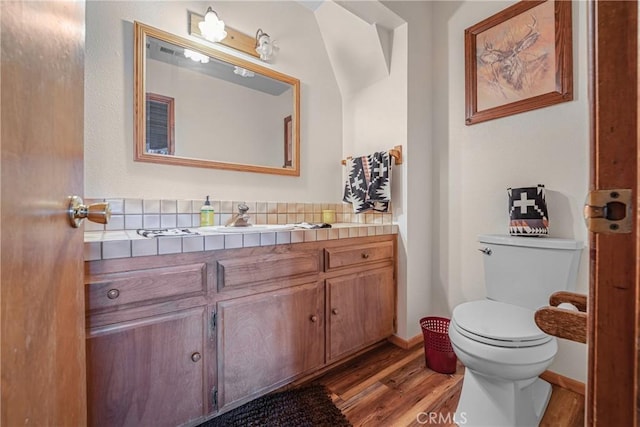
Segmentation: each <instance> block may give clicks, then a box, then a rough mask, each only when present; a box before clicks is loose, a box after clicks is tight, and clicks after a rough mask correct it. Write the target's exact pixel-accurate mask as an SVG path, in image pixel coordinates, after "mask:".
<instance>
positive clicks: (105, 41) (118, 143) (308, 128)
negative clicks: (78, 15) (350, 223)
mask: <svg viewBox="0 0 640 427" xmlns="http://www.w3.org/2000/svg"><path fill="white" fill-rule="evenodd" d="M209 5H211V3H210V2H189V1H158V2H154V1H114V2H108V1H91V0H90V1H89V2H88V3H87V7H86V10H87V13H86V23H87V25H86V60H85V196H86V197H132V198H155V199H160V198H162V199H197V198H202V197H203V195H206V194H210V195H211V196H212V197H213V198H215V199H221V200H273V201H296V202H318V201H323V202H336V201H339V200H340V198H341V194H340V192H341V189H342V178H341V176H342V165H341V164H340V159H341V158H342V157H341V156H342V111H341V98H340V93H339V91H338V87H337V84H336V81H335V78H334V76H333V71H332V69H331V65H330V63H329V60H328V56H327V54H326V51H325V49H324V44H323V41H322V37H321V36H320V32H319V30H318V27H317V24H316V22H315V19H314V15H313V13H312V12H310V11H309V10H308V9H306V8H305V7H304V6H301V5H300V4H299V3H297V2H294V1H275V2H260V1H257V2H245V1H240V2H238V1H216V2H215V5H214V7H215V9H216V11H217V12H218V13H219V15H220V16H221V18H222V19H223V20H224V21H225V22H226V24H227V25H229V26H231V27H233V28H235V29H237V30H240V31H242V32H244V33H246V34H249V35H253V34H255V32H256V30H257V28H258V27H261V28H262V29H263V30H264V31H266V32H268V33H269V34H270V35H271V36H272V37H273V38H275V39H277V40H278V42H279V44H280V54H279V56H278V57H277V58H276V60H275V63H274V64H273V65H269V64H267V65H266V66H268V67H272V68H274V69H276V70H277V71H280V72H282V73H285V74H288V75H291V76H294V77H297V78H298V79H300V82H301V120H300V124H301V132H300V138H301V158H300V160H301V175H300V177H288V176H276V175H267V174H256V173H243V172H235V171H224V170H215V169H201V168H191V167H180V166H167V165H157V164H152V163H142V162H134V161H133V21H134V20H137V21H140V22H142V23H144V24H148V25H151V26H154V27H156V28H160V29H162V30H165V31H168V32H171V33H174V34H177V35H180V36H183V37H187V38H191V37H190V36H189V35H188V33H187V28H188V25H187V11H188V10H192V11H195V12H198V13H201V14H203V13H204V11H205V10H206V9H207V7H208V6H209ZM192 39H194V40H195V38H192ZM220 49H221V50H226V51H227V52H233V53H234V54H237V55H242V56H243V57H244V59H251V58H250V57H249V56H248V55H245V54H242V53H238V52H236V51H234V50H231V49H226V48H224V47H220ZM263 65H265V64H264V63H263ZM243 119H245V117H243Z"/></svg>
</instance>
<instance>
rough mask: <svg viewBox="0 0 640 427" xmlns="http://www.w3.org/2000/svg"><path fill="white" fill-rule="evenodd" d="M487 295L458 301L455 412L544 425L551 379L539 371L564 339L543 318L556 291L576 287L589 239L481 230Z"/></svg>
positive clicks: (464, 418)
mask: <svg viewBox="0 0 640 427" xmlns="http://www.w3.org/2000/svg"><path fill="white" fill-rule="evenodd" d="M478 241H479V242H480V244H481V247H480V248H479V250H480V251H481V252H482V257H483V259H484V273H485V274H484V279H485V287H486V290H487V298H486V299H484V300H479V301H470V302H465V303H463V304H460V305H458V306H456V307H455V308H454V310H453V314H452V316H451V321H450V323H449V338H450V339H451V344H452V347H453V351H454V352H455V354H456V356H457V357H458V359H459V360H460V361H461V362H462V363H463V364H464V366H465V374H464V380H463V384H462V392H461V395H460V401H459V403H458V407H457V409H456V413H455V416H454V419H455V420H456V422H457V423H458V424H459V425H461V426H462V425H464V426H483V427H484V426H491V427H497V426H537V425H539V423H540V419H541V418H542V416H543V415H544V411H545V410H546V407H547V404H548V403H549V398H550V397H551V385H550V384H549V383H547V382H546V381H544V380H542V379H540V378H538V375H540V374H541V373H542V372H544V371H545V370H546V369H547V368H548V367H549V365H550V364H551V362H552V361H553V358H554V356H555V355H556V352H557V351H558V344H557V341H556V338H555V337H552V336H550V335H547V334H545V333H544V332H542V331H541V330H540V329H539V328H538V327H537V325H536V323H535V321H534V313H535V311H536V309H538V308H540V307H543V306H546V305H548V304H549V296H550V295H551V294H552V293H554V292H556V291H560V290H573V289H574V288H575V282H576V276H577V274H578V265H579V263H580V254H581V252H582V248H583V243H582V242H579V241H576V240H571V239H556V238H542V237H516V236H504V235H481V236H479V237H478Z"/></svg>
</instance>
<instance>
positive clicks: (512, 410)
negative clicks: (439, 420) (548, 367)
mask: <svg viewBox="0 0 640 427" xmlns="http://www.w3.org/2000/svg"><path fill="white" fill-rule="evenodd" d="M550 398H551V384H549V383H548V382H546V381H544V380H542V379H540V378H538V377H535V378H531V379H529V380H523V381H505V380H501V379H499V378H490V377H486V376H483V375H481V374H478V373H477V372H474V371H472V370H471V369H468V368H467V369H466V370H465V373H464V380H463V383H462V393H461V395H460V401H459V403H458V408H457V409H456V413H455V418H454V419H455V420H456V422H457V423H458V425H459V426H465V427H466V426H478V427H480V426H482V427H486V426H492V427H498V426H505V427H513V426H518V427H520V426H522V427H528V426H538V425H539V424H540V420H541V419H542V416H543V415H544V412H545V410H546V409H547V404H548V403H549V399H550Z"/></svg>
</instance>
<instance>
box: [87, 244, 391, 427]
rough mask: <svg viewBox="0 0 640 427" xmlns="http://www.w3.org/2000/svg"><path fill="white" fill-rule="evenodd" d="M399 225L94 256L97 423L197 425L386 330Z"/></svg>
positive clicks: (92, 414)
mask: <svg viewBox="0 0 640 427" xmlns="http://www.w3.org/2000/svg"><path fill="white" fill-rule="evenodd" d="M395 263H396V236H395V235H382V236H372V237H359V238H349V239H336V240H326V241H316V242H305V243H296V244H288V245H273V246H265V247H252V248H238V249H227V250H218V251H206V252H204V251H203V252H195V253H183V254H172V255H157V256H147V257H135V258H123V259H114V260H100V261H90V262H86V263H85V273H86V274H85V283H86V284H85V289H86V301H87V334H86V335H87V375H88V380H87V384H88V397H89V402H88V406H89V424H90V425H119V426H122V425H136V426H138V425H158V426H162V425H171V426H173V425H181V424H185V423H186V424H189V425H195V424H197V423H199V422H202V421H204V420H205V419H207V418H210V417H212V416H215V415H216V414H220V413H222V412H225V411H228V410H230V409H232V408H235V407H237V406H240V405H242V404H243V403H245V402H247V401H249V400H251V399H253V398H255V397H258V396H260V395H263V394H265V393H267V392H270V391H272V390H275V389H277V388H278V387H281V386H283V385H286V384H287V383H290V382H292V381H295V380H298V379H301V378H302V377H309V376H312V375H315V374H316V373H318V372H320V371H321V370H323V369H325V368H327V367H329V366H330V365H333V364H336V363H339V362H340V361H342V360H345V358H347V357H350V356H352V355H354V354H356V353H357V352H359V351H362V350H363V349H365V348H367V347H368V346H370V345H372V344H375V343H376V342H378V341H381V340H383V339H385V338H387V337H389V336H390V335H391V334H393V332H394V325H395V316H396V313H395V306H396V304H395V300H396V291H395V288H396V287H395Z"/></svg>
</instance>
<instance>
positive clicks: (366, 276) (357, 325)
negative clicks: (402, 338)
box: [327, 267, 395, 361]
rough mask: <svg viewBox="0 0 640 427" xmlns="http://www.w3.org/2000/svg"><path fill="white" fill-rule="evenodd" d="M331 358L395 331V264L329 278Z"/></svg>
mask: <svg viewBox="0 0 640 427" xmlns="http://www.w3.org/2000/svg"><path fill="white" fill-rule="evenodd" d="M327 292H328V293H329V294H328V298H327V301H328V306H327V311H328V313H327V319H328V322H329V331H328V335H327V346H328V349H327V350H328V359H329V360H328V361H332V360H335V359H338V358H340V357H341V356H343V355H345V354H347V353H350V352H352V351H355V350H358V349H361V348H363V347H365V346H366V345H369V344H373V343H375V342H376V341H379V340H381V339H383V338H385V337H388V336H389V335H391V334H393V332H394V317H395V292H394V281H393V267H386V268H380V269H376V270H370V271H365V272H361V273H355V274H349V275H346V276H341V277H336V278H333V279H327Z"/></svg>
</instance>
